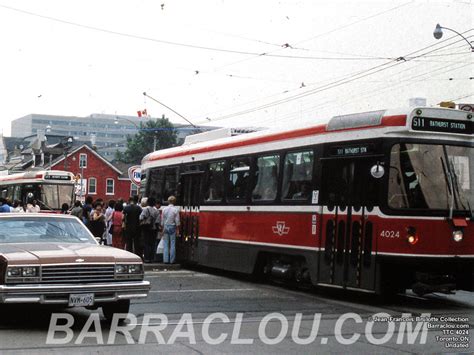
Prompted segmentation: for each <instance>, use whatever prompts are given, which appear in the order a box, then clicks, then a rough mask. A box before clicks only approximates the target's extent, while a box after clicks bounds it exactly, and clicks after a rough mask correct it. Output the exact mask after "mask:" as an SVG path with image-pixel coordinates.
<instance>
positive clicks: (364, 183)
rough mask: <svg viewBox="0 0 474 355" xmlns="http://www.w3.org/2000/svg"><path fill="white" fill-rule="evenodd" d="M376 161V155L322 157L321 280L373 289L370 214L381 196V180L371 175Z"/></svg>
mask: <svg viewBox="0 0 474 355" xmlns="http://www.w3.org/2000/svg"><path fill="white" fill-rule="evenodd" d="M374 164H377V160H374V158H357V159H355V158H354V159H341V158H339V159H326V160H323V165H322V166H323V169H322V202H323V203H324V207H323V218H322V219H323V223H322V224H321V225H322V236H323V238H322V240H321V246H320V247H321V251H320V258H319V262H320V268H319V280H320V282H321V283H325V284H332V285H337V286H342V287H352V288H362V289H367V290H374V285H375V263H374V262H373V260H372V251H373V250H374V244H373V242H372V241H373V235H372V234H373V221H372V219H373V216H370V212H371V211H372V210H373V207H374V203H375V201H376V198H377V196H378V181H376V180H374V178H373V177H372V176H371V174H370V168H371V167H372V166H373V165H374Z"/></svg>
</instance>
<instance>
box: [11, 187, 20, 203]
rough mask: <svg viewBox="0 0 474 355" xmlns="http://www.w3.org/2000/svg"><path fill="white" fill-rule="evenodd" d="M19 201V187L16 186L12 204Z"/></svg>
mask: <svg viewBox="0 0 474 355" xmlns="http://www.w3.org/2000/svg"><path fill="white" fill-rule="evenodd" d="M20 200H21V186H20V185H16V186H15V189H14V190H13V199H12V202H14V201H20Z"/></svg>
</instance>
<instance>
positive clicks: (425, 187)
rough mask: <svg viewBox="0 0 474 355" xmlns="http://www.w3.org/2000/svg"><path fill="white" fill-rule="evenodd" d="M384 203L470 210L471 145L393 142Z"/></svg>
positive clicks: (473, 190)
mask: <svg viewBox="0 0 474 355" xmlns="http://www.w3.org/2000/svg"><path fill="white" fill-rule="evenodd" d="M388 205H389V207H391V208H394V209H445V210H461V211H470V210H471V207H472V206H473V205H474V152H473V148H470V147H460V146H449V145H433V144H396V145H394V146H393V147H392V151H391V157H390V174H389V190H388Z"/></svg>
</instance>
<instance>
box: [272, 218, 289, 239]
mask: <svg viewBox="0 0 474 355" xmlns="http://www.w3.org/2000/svg"><path fill="white" fill-rule="evenodd" d="M272 231H273V233H274V234H277V235H279V236H280V237H281V236H283V235H286V234H288V233H289V232H290V227H287V226H286V225H285V221H278V222H276V225H275V226H273V227H272Z"/></svg>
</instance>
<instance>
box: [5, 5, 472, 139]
mask: <svg viewBox="0 0 474 355" xmlns="http://www.w3.org/2000/svg"><path fill="white" fill-rule="evenodd" d="M473 14H474V3H473V2H472V1H467V0H460V1H455V0H450V1H421V0H414V1H410V0H400V1H383V0H382V1H337V0H336V1H316V0H308V1H306V0H301V1H299V0H290V1H277V0H259V1H255V0H233V1H230V0H200V1H195V0H159V1H156V0H154V1H152V0H134V1H130V0H101V1H97V0H94V1H91V0H81V1H63V0H21V1H18V0H0V31H1V33H2V36H1V37H0V41H1V45H0V48H1V50H0V54H1V60H0V103H1V104H0V115H1V120H0V122H1V127H0V129H1V130H2V131H3V134H4V135H6V136H8V135H9V134H10V122H11V121H12V120H14V119H16V118H19V117H22V116H25V115H28V114H31V113H36V114H51V115H64V116H89V115H91V114H93V113H104V114H112V115H113V114H117V115H131V116H134V115H136V114H137V111H138V110H144V109H146V110H147V112H148V114H149V115H151V116H152V117H161V116H162V115H163V114H164V115H165V116H166V117H168V118H169V119H170V120H171V121H172V122H175V123H186V122H185V121H184V120H183V118H182V117H180V116H183V117H185V118H187V119H188V120H189V121H191V122H192V123H194V124H207V125H213V126H223V127H255V126H257V127H291V126H294V125H308V124H313V123H317V122H321V121H324V120H326V119H327V118H328V117H331V116H334V115H339V114H347V113H355V112H363V111H371V110H379V109H387V108H397V107H403V106H407V105H408V100H409V99H410V98H412V97H423V98H426V100H427V104H428V105H437V104H438V103H439V102H440V101H446V100H455V101H456V102H471V103H472V102H474V96H473V94H474V80H473V79H472V77H473V73H474V71H473V59H474V53H472V52H471V50H470V48H469V46H468V43H466V42H465V41H463V39H462V38H461V37H460V36H457V35H455V34H454V33H452V32H449V31H445V32H444V35H443V37H442V38H441V39H440V40H436V39H435V38H434V37H433V30H434V28H435V26H436V24H437V23H440V24H441V26H445V27H448V28H451V29H454V30H456V31H458V32H461V33H463V34H464V36H465V37H467V38H468V40H470V41H471V40H474V29H473V28H474V21H473V17H474V15H473ZM469 78H471V79H469ZM143 92H146V93H147V94H148V95H149V97H148V98H147V97H145V96H144V95H143ZM150 97H151V98H153V99H155V100H157V101H158V102H157V101H155V100H153V99H151V98H150ZM162 104H164V105H166V106H168V107H169V108H171V109H172V110H173V111H175V112H177V113H178V114H179V115H178V114H176V113H175V112H173V111H172V110H170V109H168V108H166V107H165V106H163V105H162Z"/></svg>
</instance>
